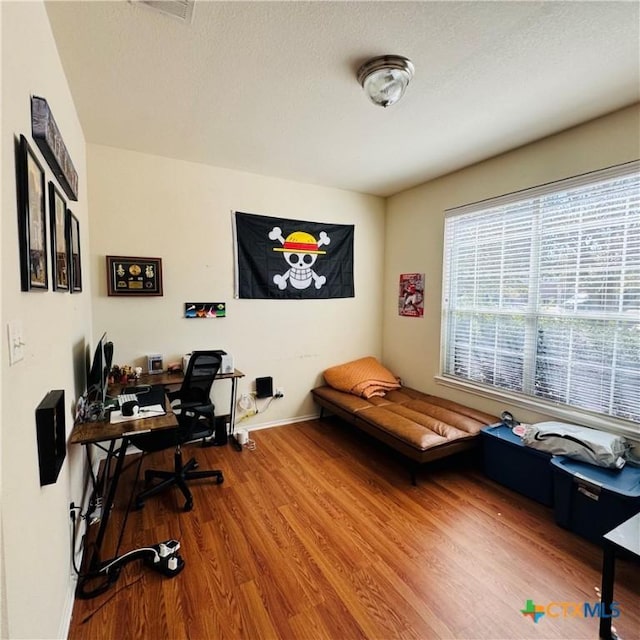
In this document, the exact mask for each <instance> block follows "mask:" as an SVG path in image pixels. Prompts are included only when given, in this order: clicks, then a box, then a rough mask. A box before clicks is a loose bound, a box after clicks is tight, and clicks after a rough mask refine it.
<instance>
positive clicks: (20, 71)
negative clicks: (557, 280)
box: [0, 2, 91, 638]
mask: <svg viewBox="0 0 640 640" xmlns="http://www.w3.org/2000/svg"><path fill="white" fill-rule="evenodd" d="M0 11H1V12H2V124H1V132H2V188H1V190H0V193H1V196H0V197H1V201H0V202H1V207H2V225H1V232H0V237H1V240H2V256H1V258H0V260H1V261H0V270H1V275H2V322H1V323H0V324H1V332H2V336H1V337H2V340H1V344H2V365H1V368H0V371H1V374H0V375H1V381H2V392H1V395H0V397H1V399H2V402H1V407H2V422H1V426H0V438H1V443H2V444H1V448H0V450H1V452H2V458H1V469H2V500H1V504H2V528H3V531H2V533H3V548H2V554H1V562H2V565H3V572H4V579H5V587H6V589H5V590H4V593H3V598H2V605H1V606H2V611H1V615H2V626H1V629H2V637H11V638H54V637H59V636H62V635H64V634H65V633H66V628H67V624H68V620H69V614H70V610H71V606H72V602H73V588H74V584H73V582H72V578H71V573H72V572H71V563H70V551H69V549H70V520H69V503H70V502H71V501H75V502H76V503H79V502H80V501H81V499H82V484H83V482H82V477H83V468H82V455H81V451H80V449H79V448H69V449H68V451H67V458H66V461H65V463H64V465H63V467H62V470H61V473H60V476H59V478H58V481H57V483H55V484H52V485H49V486H44V487H41V486H40V482H39V470H38V453H37V442H36V427H35V418H34V412H35V408H36V406H37V405H38V404H39V402H40V401H41V400H42V398H43V397H44V396H45V395H46V394H47V393H48V392H49V391H50V390H52V389H64V391H65V396H66V428H67V433H70V431H71V427H72V425H73V401H74V399H75V398H76V397H78V395H79V394H80V393H81V392H82V390H83V385H84V366H85V363H84V350H85V340H86V339H87V338H88V337H89V335H90V327H91V304H90V299H91V282H90V280H89V279H88V278H87V279H86V280H85V289H84V291H83V292H82V293H81V294H75V295H71V294H69V293H58V292H53V291H51V290H49V291H47V292H42V291H40V292H32V293H23V292H21V291H20V271H19V259H18V242H17V237H18V233H17V208H16V188H15V184H16V181H15V162H14V143H15V140H16V138H19V136H20V134H21V133H22V134H24V135H25V136H26V137H27V138H28V139H29V142H30V144H31V146H32V148H33V149H34V150H35V151H36V154H37V155H38V157H39V158H40V161H41V163H42V165H43V167H45V168H46V179H47V181H49V180H52V179H53V174H52V172H51V170H50V169H49V167H48V166H47V164H46V162H45V161H44V159H43V158H42V156H41V154H40V152H39V150H38V149H37V147H36V146H35V144H34V143H33V141H32V139H31V135H30V131H31V119H30V97H31V95H32V94H33V95H40V96H42V97H45V98H46V99H47V100H48V102H49V104H50V106H51V108H52V110H53V113H54V116H55V119H56V121H57V124H58V127H59V128H60V131H61V132H62V135H63V138H64V141H65V144H66V145H67V148H68V150H69V153H70V155H71V158H72V159H73V162H74V164H75V167H76V170H77V171H78V174H79V188H80V195H79V201H78V202H75V203H71V206H72V208H73V211H74V213H75V214H76V216H77V217H78V219H79V221H80V225H81V233H82V234H83V237H84V238H88V235H89V227H88V220H87V196H86V194H87V176H86V169H85V166H86V162H85V141H84V136H83V133H82V130H81V128H80V123H79V121H78V118H77V115H76V112H75V109H74V106H73V102H72V99H71V95H70V93H69V89H68V87H67V83H66V79H65V76H64V74H63V72H62V68H61V65H60V61H59V58H58V54H57V50H56V46H55V43H54V41H53V37H52V34H51V30H50V27H49V21H48V19H47V15H46V12H45V9H44V5H43V4H41V3H39V2H37V3H33V2H27V3H19V2H18V3H11V2H2V3H0ZM88 258H89V255H88V252H87V251H83V259H84V260H85V262H86V261H88ZM13 320H18V321H20V322H21V323H22V326H23V330H24V339H25V342H26V347H25V359H24V360H23V361H22V362H19V363H17V364H15V365H14V366H12V367H9V359H8V354H7V338H6V331H7V329H6V326H7V322H8V321H13Z"/></svg>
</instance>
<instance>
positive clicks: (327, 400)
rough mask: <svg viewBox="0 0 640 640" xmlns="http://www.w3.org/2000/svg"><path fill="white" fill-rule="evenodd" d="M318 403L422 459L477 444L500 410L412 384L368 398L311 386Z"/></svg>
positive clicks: (405, 453)
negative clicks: (470, 404) (460, 401)
mask: <svg viewBox="0 0 640 640" xmlns="http://www.w3.org/2000/svg"><path fill="white" fill-rule="evenodd" d="M311 393H312V394H313V397H314V399H315V401H316V403H317V404H318V405H320V407H322V408H323V409H328V410H329V411H330V412H331V413H333V414H335V415H337V416H339V417H340V418H342V419H344V420H346V421H347V422H350V423H351V424H353V425H355V426H356V427H358V428H360V429H362V430H363V431H365V432H367V433H369V434H370V435H372V436H373V437H375V438H377V439H378V440H381V441H382V442H384V443H385V444H387V445H389V446H391V447H393V448H394V449H396V450H397V451H399V452H400V453H402V454H403V455H405V456H407V457H408V458H410V459H411V460H414V461H415V462H418V463H423V462H429V461H430V460H436V459H438V458H442V457H444V456H447V455H451V454H453V453H456V452H458V451H462V450H464V449H468V448H471V447H473V446H475V445H476V444H477V441H478V436H479V434H480V430H481V429H482V428H483V427H485V426H487V425H490V424H495V423H497V422H499V419H498V418H496V417H495V416H491V415H489V414H487V413H483V412H482V411H476V410H475V409H470V408H469V407H465V406H464V405H461V404H458V403H457V402H452V401H451V400H445V399H444V398H439V397H437V396H431V395H428V394H426V393H422V392H420V391H416V390H415V389H410V388H409V387H401V388H400V389H397V390H393V391H389V392H388V393H387V394H386V395H385V396H384V397H381V398H379V397H373V398H369V399H367V400H365V399H364V398H361V397H358V396H355V395H353V394H351V393H346V392H344V391H338V390H336V389H334V388H332V387H329V386H326V385H325V386H322V387H317V388H316V389H313V390H312V391H311Z"/></svg>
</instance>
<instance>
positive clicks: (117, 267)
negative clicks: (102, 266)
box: [107, 256, 162, 296]
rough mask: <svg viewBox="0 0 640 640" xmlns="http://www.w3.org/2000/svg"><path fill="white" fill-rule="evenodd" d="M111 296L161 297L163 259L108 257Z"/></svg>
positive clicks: (108, 279)
mask: <svg viewBox="0 0 640 640" xmlns="http://www.w3.org/2000/svg"><path fill="white" fill-rule="evenodd" d="M107 291H108V293H109V295H110V296H161V295H162V259H161V258H136V257H130V256H107Z"/></svg>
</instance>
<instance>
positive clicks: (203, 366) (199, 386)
mask: <svg viewBox="0 0 640 640" xmlns="http://www.w3.org/2000/svg"><path fill="white" fill-rule="evenodd" d="M221 361H222V358H221V356H220V354H219V353H218V352H216V351H194V352H193V353H192V354H191V358H190V359H189V365H188V366H187V371H186V372H185V374H184V380H183V382H182V387H181V388H180V392H179V394H178V396H179V398H180V401H181V402H200V403H202V404H209V402H210V400H209V394H210V393H211V386H212V385H213V381H214V380H215V377H216V375H217V374H218V370H219V369H220V364H221Z"/></svg>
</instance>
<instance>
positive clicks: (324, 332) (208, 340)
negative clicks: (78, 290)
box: [88, 145, 384, 428]
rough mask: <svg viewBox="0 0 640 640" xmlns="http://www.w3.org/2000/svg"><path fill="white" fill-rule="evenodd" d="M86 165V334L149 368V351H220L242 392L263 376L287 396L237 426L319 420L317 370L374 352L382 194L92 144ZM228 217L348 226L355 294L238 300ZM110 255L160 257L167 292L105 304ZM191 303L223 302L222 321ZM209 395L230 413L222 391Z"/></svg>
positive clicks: (171, 356) (169, 357) (378, 336)
mask: <svg viewBox="0 0 640 640" xmlns="http://www.w3.org/2000/svg"><path fill="white" fill-rule="evenodd" d="M88 166H89V201H90V205H91V247H90V254H91V255H90V267H91V281H92V287H93V290H94V292H95V294H94V298H93V317H94V337H96V338H97V337H98V336H99V334H100V332H102V331H103V330H106V331H107V332H108V335H109V338H110V339H111V340H113V342H114V348H115V353H114V361H115V362H117V363H119V364H132V365H140V366H143V367H145V368H146V355H147V354H149V353H161V354H163V355H164V357H165V361H166V362H171V361H174V360H178V359H179V358H180V357H181V355H182V354H183V353H186V352H189V351H192V350H194V349H207V348H221V349H224V350H226V351H227V352H228V353H230V354H232V355H233V356H234V359H235V365H236V367H237V368H238V369H240V370H241V371H243V372H244V373H245V374H246V377H245V378H243V379H242V380H241V381H240V384H239V392H240V393H242V392H243V391H250V390H252V389H255V386H254V384H255V378H256V377H261V376H272V377H273V380H274V385H275V386H277V387H284V389H285V397H284V399H280V400H275V401H273V403H272V404H271V405H270V407H269V409H268V411H267V412H266V413H264V414H258V415H257V416H254V417H252V418H249V419H247V420H246V422H244V423H243V426H246V427H248V428H252V427H255V426H258V425H260V426H264V425H271V424H277V423H282V422H286V421H290V420H293V419H296V418H300V417H302V416H309V415H312V414H314V413H317V410H316V409H315V408H314V406H313V403H312V401H311V398H310V394H309V390H310V389H311V388H312V387H313V386H314V385H315V384H317V383H318V382H319V380H320V374H321V372H322V370H323V369H325V368H326V367H328V366H331V365H333V364H336V363H337V362H343V361H346V360H349V359H352V358H355V357H360V356H363V355H367V354H374V355H378V356H379V355H380V353H381V346H382V325H381V323H380V321H379V319H380V309H381V306H382V288H381V287H380V282H381V281H382V273H383V254H384V201H383V200H382V199H381V198H376V197H373V196H365V195H361V194H356V193H351V192H347V191H341V190H337V189H327V188H322V187H317V186H312V185H307V184H300V183H295V182H289V181H286V180H279V179H276V178H269V177H265V176H259V175H254V174H248V173H241V172H238V171H231V170H226V169H219V168H214V167H208V166H205V165H200V164H194V163H188V162H181V161H176V160H170V159H167V158H160V157H155V156H148V155H143V154H139V153H132V152H128V151H123V150H118V149H114V148H110V147H103V146H96V145H89V146H88ZM232 210H237V211H244V212H249V213H256V214H263V215H270V216H279V217H284V218H292V219H298V220H310V221H320V222H336V223H342V224H354V225H355V290H356V296H355V298H345V299H334V300H236V299H234V298H233V238H232V224H231V211H232ZM106 255H125V256H127V255H132V256H150V257H160V258H162V261H163V279H164V295H163V296H162V297H156V298H114V297H108V296H107V290H106V276H105V256H106ZM284 264H285V263H284V261H283V265H284ZM189 301H204V302H207V301H212V302H219V301H222V302H226V304H227V317H226V318H220V319H208V320H194V319H185V318H184V317H183V314H184V303H185V302H189ZM216 388H218V392H217V393H216V394H215V396H214V399H215V400H216V404H217V405H218V406H219V407H221V409H220V411H221V410H222V409H224V412H225V413H226V405H225V401H226V398H227V394H228V391H227V390H225V389H221V388H220V384H217V385H214V390H215V389H216ZM227 402H228V401H227ZM263 404H264V403H260V405H259V406H263Z"/></svg>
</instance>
